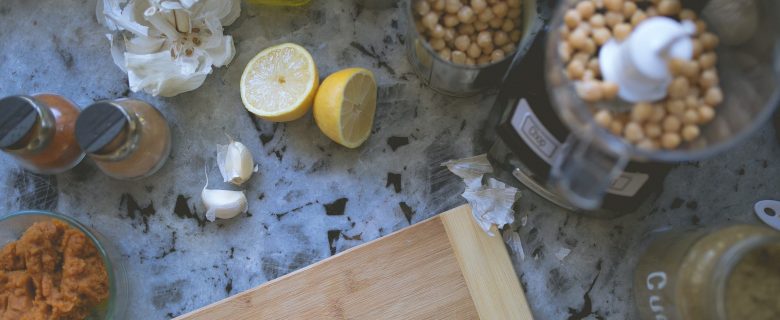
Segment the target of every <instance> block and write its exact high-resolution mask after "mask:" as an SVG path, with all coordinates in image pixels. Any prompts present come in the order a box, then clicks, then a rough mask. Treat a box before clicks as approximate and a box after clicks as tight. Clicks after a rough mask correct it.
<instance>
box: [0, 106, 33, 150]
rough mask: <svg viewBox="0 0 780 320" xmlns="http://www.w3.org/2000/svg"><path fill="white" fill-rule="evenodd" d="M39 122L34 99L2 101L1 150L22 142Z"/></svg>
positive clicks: (0, 116) (0, 120) (0, 112)
mask: <svg viewBox="0 0 780 320" xmlns="http://www.w3.org/2000/svg"><path fill="white" fill-rule="evenodd" d="M37 121H38V111H37V109H36V108H35V101H33V100H32V98H30V97H25V96H10V97H5V98H3V99H0V148H4V149H5V148H9V147H12V146H14V145H16V144H18V143H19V142H21V141H22V139H24V137H25V136H27V134H28V133H29V132H30V130H32V128H33V127H35V123H36V122H37Z"/></svg>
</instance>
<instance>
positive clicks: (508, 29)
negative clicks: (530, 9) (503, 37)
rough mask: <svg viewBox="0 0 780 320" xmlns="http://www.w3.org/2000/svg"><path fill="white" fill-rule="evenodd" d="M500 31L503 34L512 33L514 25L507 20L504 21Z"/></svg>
mask: <svg viewBox="0 0 780 320" xmlns="http://www.w3.org/2000/svg"><path fill="white" fill-rule="evenodd" d="M501 30H503V31H504V32H512V30H515V23H514V22H512V20H509V19H507V20H504V24H502V25H501Z"/></svg>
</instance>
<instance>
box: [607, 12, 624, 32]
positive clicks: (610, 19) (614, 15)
mask: <svg viewBox="0 0 780 320" xmlns="http://www.w3.org/2000/svg"><path fill="white" fill-rule="evenodd" d="M623 20H624V19H623V14H622V13H619V12H614V11H609V12H607V13H606V15H604V21H605V22H606V23H607V25H608V26H609V27H611V28H614V27H615V26H616V25H618V24H620V23H622V22H623Z"/></svg>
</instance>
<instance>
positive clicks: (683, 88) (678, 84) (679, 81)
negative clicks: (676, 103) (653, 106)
mask: <svg viewBox="0 0 780 320" xmlns="http://www.w3.org/2000/svg"><path fill="white" fill-rule="evenodd" d="M688 89H690V82H688V78H685V77H680V76H678V77H676V78H674V80H672V83H671V84H670V85H669V88H668V92H669V97H672V98H675V99H681V98H685V96H686V95H687V94H688Z"/></svg>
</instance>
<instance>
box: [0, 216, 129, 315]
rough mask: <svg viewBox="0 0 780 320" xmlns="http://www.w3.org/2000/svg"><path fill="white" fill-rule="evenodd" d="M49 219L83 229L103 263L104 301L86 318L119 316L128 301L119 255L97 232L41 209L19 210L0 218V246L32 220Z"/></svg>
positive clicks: (124, 273)
mask: <svg viewBox="0 0 780 320" xmlns="http://www.w3.org/2000/svg"><path fill="white" fill-rule="evenodd" d="M52 219H53V220H59V221H61V222H64V223H66V224H67V225H69V226H70V227H72V228H75V229H77V230H79V231H81V232H83V233H84V234H85V235H86V236H87V237H88V238H89V239H90V240H92V243H93V244H94V245H95V248H96V249H97V251H98V253H100V256H101V257H102V258H103V263H104V264H105V266H106V271H107V272H108V284H109V297H108V301H107V302H105V303H102V304H100V305H99V306H98V307H96V308H94V310H93V311H92V314H91V315H90V316H89V317H88V318H87V319H123V318H124V317H125V313H126V311H127V304H128V285H127V272H126V270H125V268H124V266H123V265H122V264H121V263H119V261H120V258H121V255H120V253H119V251H117V250H116V249H115V248H114V246H113V245H111V244H110V242H109V241H108V239H106V238H105V237H104V236H103V235H101V234H100V233H98V232H97V231H95V230H93V229H91V228H89V227H87V226H85V225H83V224H81V223H80V222H78V221H76V220H75V219H73V218H72V217H69V216H66V215H63V214H59V213H55V212H51V211H42V210H22V211H16V212H13V213H11V214H9V215H7V216H4V217H2V218H0V246H5V245H6V244H8V243H11V242H13V241H16V240H19V238H21V236H22V234H23V233H24V232H25V231H26V230H27V229H28V228H29V227H30V226H32V225H33V223H36V222H40V221H47V220H52Z"/></svg>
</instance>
